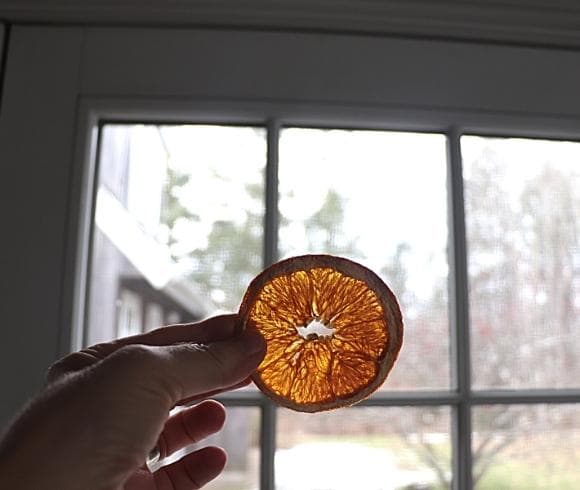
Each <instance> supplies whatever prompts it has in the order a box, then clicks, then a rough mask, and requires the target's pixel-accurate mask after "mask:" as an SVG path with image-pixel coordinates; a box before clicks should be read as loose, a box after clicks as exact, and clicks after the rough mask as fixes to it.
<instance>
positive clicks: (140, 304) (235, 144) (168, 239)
mask: <svg viewBox="0 0 580 490" xmlns="http://www.w3.org/2000/svg"><path fill="white" fill-rule="evenodd" d="M265 163H266V133H265V130H264V129H260V128H253V127H229V126H203V125H182V126H157V125H106V126H104V127H103V129H102V131H101V141H100V161H99V175H98V186H97V188H98V190H97V202H96V211H95V223H94V229H93V243H92V264H91V278H90V288H89V291H90V293H89V318H88V336H87V343H88V344H94V343H96V342H101V341H105V340H108V339H111V338H113V337H116V336H118V335H120V334H126V333H127V332H130V333H137V332H139V331H143V330H149V329H151V328H153V327H154V326H155V325H154V324H153V323H152V322H155V323H157V324H158V325H157V326H159V324H167V323H176V322H185V321H192V320H196V319H199V318H203V317H206V316H208V315H212V314H215V313H217V312H219V311H232V310H237V307H238V304H239V302H240V300H241V296H242V294H243V291H244V290H245V288H246V287H247V284H248V283H249V281H250V280H251V278H253V277H254V276H255V275H256V274H257V273H258V272H259V271H260V270H261V268H262V240H263V235H262V221H263V214H264V211H263V205H264V204H263V195H264V188H263V181H264V177H263V175H264V168H265Z"/></svg>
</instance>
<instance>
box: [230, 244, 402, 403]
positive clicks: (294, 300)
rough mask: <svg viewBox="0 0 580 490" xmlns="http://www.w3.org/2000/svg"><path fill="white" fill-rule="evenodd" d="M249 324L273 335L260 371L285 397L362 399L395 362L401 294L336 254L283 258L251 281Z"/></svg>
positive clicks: (244, 311) (280, 398) (264, 387)
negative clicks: (395, 293) (398, 297)
mask: <svg viewBox="0 0 580 490" xmlns="http://www.w3.org/2000/svg"><path fill="white" fill-rule="evenodd" d="M240 316H241V321H242V326H243V328H248V329H254V330H257V331H258V332H260V333H261V334H262V336H263V337H264V338H265V340H266V344H267V352H266V357H265V358H264V360H263V361H262V363H261V364H260V366H259V367H258V370H257V371H256V373H255V374H254V375H253V380H254V382H255V383H256V385H257V386H258V388H259V389H260V390H261V391H262V392H264V393H265V394H266V395H267V396H269V397H270V398H272V399H273V400H274V401H275V402H277V403H278V404H280V405H282V406H285V407H288V408H290V409H293V410H297V411H300V412H319V411H322V410H330V409H333V408H338V407H344V406H348V405H352V404H354V403H357V402H358V401H360V400H362V399H364V398H366V397H367V396H369V395H370V394H371V393H372V392H374V391H375V390H376V389H377V388H378V387H379V386H380V385H381V384H382V383H383V382H384V381H385V379H386V377H387V375H388V373H389V371H390V370H391V368H392V367H393V364H394V363H395V361H396V359H397V356H398V354H399V351H400V349H401V345H402V341H403V321H402V317H401V311H400V309H399V305H398V303H397V300H396V298H395V296H394V294H393V293H392V292H391V290H390V289H389V288H388V287H387V285H386V284H385V283H384V282H383V281H382V280H381V279H380V278H379V277H378V276H377V275H376V274H375V273H374V272H372V271H371V270H369V269H367V268H366V267H363V266H362V265H360V264H357V263H356V262H353V261H351V260H348V259H344V258H341V257H335V256H332V255H303V256H299V257H292V258H290V259H286V260H283V261H281V262H278V263H276V264H274V265H272V266H270V267H269V268H267V269H266V270H265V271H263V272H262V273H261V274H259V275H258V276H257V277H256V278H255V279H254V280H253V281H252V282H251V284H250V286H249V287H248V290H247V291H246V294H245V295H244V298H243V300H242V304H241V306H240Z"/></svg>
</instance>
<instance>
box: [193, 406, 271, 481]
mask: <svg viewBox="0 0 580 490" xmlns="http://www.w3.org/2000/svg"><path fill="white" fill-rule="evenodd" d="M226 409H227V413H228V415H227V419H226V424H225V426H224V428H223V429H222V430H221V431H220V432H219V433H218V434H216V435H213V436H210V437H208V438H207V439H205V440H204V441H203V442H202V443H201V444H197V445H196V446H195V449H199V448H201V447H205V446H218V447H222V448H224V449H225V450H226V452H227V453H228V460H227V463H226V467H225V469H224V472H223V473H222V474H221V475H220V476H218V477H217V478H216V479H215V480H213V481H212V482H210V483H208V484H207V485H206V486H204V487H203V488H207V489H212V490H257V489H258V488H259V482H260V409H259V408H246V407H243V408H242V407H235V408H234V407H227V408H226Z"/></svg>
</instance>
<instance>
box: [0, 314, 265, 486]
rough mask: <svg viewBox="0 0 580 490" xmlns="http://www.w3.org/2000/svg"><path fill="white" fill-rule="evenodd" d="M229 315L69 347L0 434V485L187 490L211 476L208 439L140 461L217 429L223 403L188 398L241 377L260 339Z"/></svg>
mask: <svg viewBox="0 0 580 490" xmlns="http://www.w3.org/2000/svg"><path fill="white" fill-rule="evenodd" d="M238 321H239V319H238V316H237V315H224V316H219V317H214V318H210V319H208V320H205V321H203V322H201V323H198V324H193V325H174V326H169V327H164V328H161V329H157V330H154V331H152V332H149V333H146V334H143V335H137V336H133V337H128V338H125V339H119V340H117V341H114V342H110V343H104V344H99V345H96V346H93V347H90V348H88V349H85V350H83V351H80V352H76V353H73V354H70V355H68V356H66V357H64V358H63V359H61V360H60V361H58V362H57V363H56V364H55V365H54V366H52V368H51V369H50V371H49V376H48V377H49V384H48V386H47V388H46V389H45V390H44V391H43V392H42V393H41V394H40V395H39V396H38V397H36V398H35V399H34V400H33V401H32V402H31V403H30V404H29V406H28V407H27V408H26V409H25V410H24V411H23V413H22V414H21V415H20V416H19V417H18V418H17V419H16V421H15V422H14V423H13V424H12V426H11V427H10V428H9V430H8V432H7V434H6V435H5V437H4V438H3V440H2V441H1V442H0V488H19V489H26V490H28V489H34V490H40V489H45V488H46V489H51V490H52V489H59V490H68V489H71V490H72V489H91V490H97V489H98V490H101V489H102V490H119V489H121V488H125V489H126V490H137V489H139V490H186V489H187V490H189V489H197V488H200V487H201V486H203V485H204V484H205V483H207V482H208V481H210V480H212V479H213V478H215V477H216V476H217V475H218V474H219V473H220V472H221V471H222V469H223V467H224V465H225V460H226V455H225V453H224V451H223V450H222V449H219V448H215V447H208V448H204V449H201V450H199V451H195V452H193V453H191V454H189V455H187V456H185V457H184V458H182V459H181V460H179V461H177V462H175V463H172V464H170V465H167V466H165V467H163V468H161V469H159V470H158V471H156V472H155V473H150V472H149V471H148V470H147V469H146V468H145V467H144V465H143V463H144V461H145V460H146V458H147V455H148V453H149V452H150V450H151V449H152V448H153V447H154V446H157V447H158V448H159V450H160V452H161V457H165V456H167V455H169V454H171V453H173V452H175V451H176V450H178V449H181V448H182V447H184V446H186V445H188V444H191V443H193V442H197V441H199V440H201V439H203V438H205V437H206V436H208V435H210V434H212V433H213V432H216V431H218V430H219V429H220V428H221V427H222V425H223V422H224V420H225V410H224V408H223V406H222V405H221V404H219V403H217V402H215V401H210V400H208V401H203V402H201V403H200V404H198V405H196V406H193V407H190V408H186V409H184V410H183V411H181V412H179V413H177V414H176V415H173V416H172V417H170V418H168V415H169V411H170V410H171V409H172V408H173V407H174V406H176V405H182V404H184V403H192V402H194V401H196V400H200V399H203V398H206V397H208V396H211V395H215V394H217V393H219V392H222V391H225V390H228V389H233V388H236V387H240V386H243V385H245V384H247V383H248V382H249V376H250V374H251V373H252V372H253V371H254V370H255V369H256V367H257V366H258V365H259V363H260V362H261V360H262V358H263V357H264V354H265V345H264V341H263V339H262V338H261V337H260V336H259V335H257V334H255V333H250V332H242V333H241V334H240V335H238V336H236V337H233V335H235V328H236V325H237V323H238Z"/></svg>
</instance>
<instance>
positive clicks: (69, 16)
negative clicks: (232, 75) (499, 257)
mask: <svg viewBox="0 0 580 490" xmlns="http://www.w3.org/2000/svg"><path fill="white" fill-rule="evenodd" d="M0 19H3V20H5V21H8V22H49V23H75V24H109V25H110V24H124V25H129V24H131V25H148V26H152V25H163V26H168V25H182V26H218V27H219V26H224V27H232V26H233V27H249V28H266V29H301V30H304V29H308V30H331V31H340V32H357V33H366V34H381V35H383V34H386V35H411V36H421V37H438V38H451V39H453V38H456V39H466V40H483V41H495V42H515V43H523V44H534V45H549V46H569V47H580V1H579V0H76V1H71V0H0Z"/></svg>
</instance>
